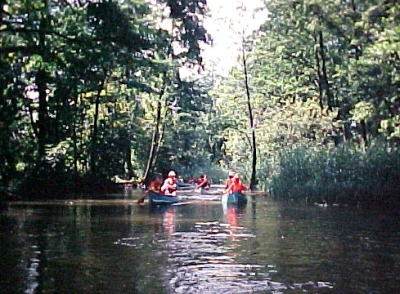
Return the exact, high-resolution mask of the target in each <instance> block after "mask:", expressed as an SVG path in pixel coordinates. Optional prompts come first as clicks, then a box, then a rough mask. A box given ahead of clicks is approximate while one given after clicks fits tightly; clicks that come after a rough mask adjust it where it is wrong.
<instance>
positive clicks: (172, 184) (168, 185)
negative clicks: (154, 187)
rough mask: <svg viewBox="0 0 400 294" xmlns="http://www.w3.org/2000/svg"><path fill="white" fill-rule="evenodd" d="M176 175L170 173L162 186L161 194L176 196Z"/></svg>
mask: <svg viewBox="0 0 400 294" xmlns="http://www.w3.org/2000/svg"><path fill="white" fill-rule="evenodd" d="M176 190H177V188H176V173H175V171H173V170H171V171H169V172H168V177H167V178H166V179H165V181H164V183H163V185H162V186H161V192H162V193H164V194H165V195H171V196H176Z"/></svg>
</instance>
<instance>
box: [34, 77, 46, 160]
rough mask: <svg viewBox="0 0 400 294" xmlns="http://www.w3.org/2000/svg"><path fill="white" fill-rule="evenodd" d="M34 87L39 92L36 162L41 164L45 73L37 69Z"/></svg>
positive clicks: (44, 124)
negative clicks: (35, 86)
mask: <svg viewBox="0 0 400 294" xmlns="http://www.w3.org/2000/svg"><path fill="white" fill-rule="evenodd" d="M36 85H37V87H38V92H39V111H38V112H39V113H38V123H37V126H38V160H39V162H42V161H43V160H44V159H45V157H46V143H47V127H48V125H47V124H48V113H47V99H46V72H45V71H44V70H43V69H39V71H38V72H37V73H36Z"/></svg>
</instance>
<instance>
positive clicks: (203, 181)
mask: <svg viewBox="0 0 400 294" xmlns="http://www.w3.org/2000/svg"><path fill="white" fill-rule="evenodd" d="M199 188H202V189H206V190H208V189H209V188H210V182H209V181H208V177H207V175H206V174H203V175H200V177H199V179H198V180H197V183H196V187H195V189H199Z"/></svg>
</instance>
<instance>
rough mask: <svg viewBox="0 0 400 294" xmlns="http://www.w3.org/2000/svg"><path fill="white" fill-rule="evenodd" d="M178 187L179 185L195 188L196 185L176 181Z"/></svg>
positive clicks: (180, 186)
mask: <svg viewBox="0 0 400 294" xmlns="http://www.w3.org/2000/svg"><path fill="white" fill-rule="evenodd" d="M176 187H177V188H194V187H195V184H189V183H179V182H176Z"/></svg>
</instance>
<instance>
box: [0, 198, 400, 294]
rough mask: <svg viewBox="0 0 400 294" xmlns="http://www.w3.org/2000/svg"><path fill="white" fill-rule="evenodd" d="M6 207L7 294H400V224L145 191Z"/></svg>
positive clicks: (261, 202) (2, 280) (2, 287)
mask: <svg viewBox="0 0 400 294" xmlns="http://www.w3.org/2000/svg"><path fill="white" fill-rule="evenodd" d="M135 193H136V192H133V193H127V192H125V193H124V192H122V193H121V194H120V195H109V196H108V198H107V197H105V198H103V200H96V201H89V200H85V201H83V200H71V201H69V200H67V201H53V202H47V203H31V204H29V205H28V204H26V205H21V204H19V205H10V206H8V207H6V208H5V209H4V210H2V211H1V212H0V216H1V223H0V224H1V226H0V229H1V230H0V246H1V251H0V252H1V255H0V265H1V273H0V293H3V294H5V293H28V294H33V293H57V294H58V293H85V294H86V293H96V294H101V293H104V294H110V293H112V294H119V293H121V294H122V293H123V294H127V293H128V294H129V293H216V294H219V293H400V222H399V217H398V216H396V215H391V214H388V213H385V214H383V213H382V214H380V213H375V212H366V211H362V210H355V209H350V208H343V207H327V208H322V207H299V206H295V205H293V204H283V203H278V202H274V201H272V200H270V199H268V198H265V197H255V198H254V199H251V198H250V197H249V203H248V204H247V206H246V207H242V208H237V207H223V206H222V205H221V203H220V202H218V201H189V202H187V203H186V204H184V205H179V206H168V207H164V208H153V209H152V208H150V206H149V205H148V204H145V205H142V206H139V205H137V204H136V199H138V198H139V195H138V194H135Z"/></svg>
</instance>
